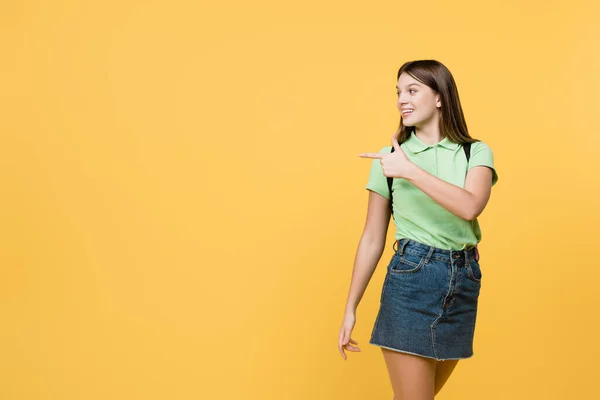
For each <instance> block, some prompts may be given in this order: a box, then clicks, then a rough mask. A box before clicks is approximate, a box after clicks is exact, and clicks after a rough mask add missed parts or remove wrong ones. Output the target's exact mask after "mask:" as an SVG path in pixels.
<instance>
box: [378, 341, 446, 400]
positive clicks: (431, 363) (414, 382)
mask: <svg viewBox="0 0 600 400" xmlns="http://www.w3.org/2000/svg"><path fill="white" fill-rule="evenodd" d="M381 350H382V352H383V357H384V359H385V363H386V365H387V369H388V373H389V375H390V381H391V383H392V389H393V390H394V399H395V400H433V396H434V389H435V387H434V381H435V367H436V361H435V360H434V359H430V358H425V357H420V356H415V355H412V354H406V353H400V352H398V351H392V350H388V349H385V348H382V349H381Z"/></svg>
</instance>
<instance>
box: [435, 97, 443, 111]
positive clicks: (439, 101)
mask: <svg viewBox="0 0 600 400" xmlns="http://www.w3.org/2000/svg"><path fill="white" fill-rule="evenodd" d="M435 106H436V107H437V108H442V99H440V96H438V97H437V98H436V99H435Z"/></svg>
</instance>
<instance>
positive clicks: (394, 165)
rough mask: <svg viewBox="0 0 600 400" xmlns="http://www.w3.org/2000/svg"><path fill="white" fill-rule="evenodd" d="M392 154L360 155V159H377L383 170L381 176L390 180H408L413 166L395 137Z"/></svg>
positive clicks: (393, 138)
mask: <svg viewBox="0 0 600 400" xmlns="http://www.w3.org/2000/svg"><path fill="white" fill-rule="evenodd" d="M392 146H394V152H393V153H361V154H359V157H362V158H378V159H379V160H380V163H381V167H382V169H383V174H384V175H385V176H387V177H391V178H408V176H409V175H410V174H411V172H412V170H413V168H414V167H415V164H414V163H413V162H412V161H410V159H409V158H408V157H407V156H406V154H405V153H404V150H402V148H401V147H400V143H398V139H396V135H395V134H394V135H393V136H392Z"/></svg>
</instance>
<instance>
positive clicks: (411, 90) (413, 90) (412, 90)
mask: <svg viewBox="0 0 600 400" xmlns="http://www.w3.org/2000/svg"><path fill="white" fill-rule="evenodd" d="M412 92H415V93H416V92H417V91H416V90H415V89H410V90H409V91H408V93H412Z"/></svg>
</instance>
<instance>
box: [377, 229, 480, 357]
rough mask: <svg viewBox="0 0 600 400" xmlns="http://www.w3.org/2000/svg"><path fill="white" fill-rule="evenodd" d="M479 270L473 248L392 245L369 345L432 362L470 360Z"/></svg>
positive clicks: (402, 242)
mask: <svg viewBox="0 0 600 400" xmlns="http://www.w3.org/2000/svg"><path fill="white" fill-rule="evenodd" d="M480 288H481V269H480V268H479V255H478V253H477V249H476V248H471V249H468V250H444V249H438V248H436V247H431V246H428V245H425V244H423V243H419V242H415V241H414V240H410V239H401V240H399V241H397V242H395V243H394V255H393V256H392V260H391V261H390V263H389V265H388V266H387V273H386V276H385V280H384V282H383V289H382V291H381V303H380V307H379V312H378V314H377V319H376V321H375V326H374V327H373V332H372V335H371V340H370V341H369V343H370V344H373V345H376V346H379V347H383V348H387V349H389V350H395V351H399V352H403V353H410V354H415V355H419V356H422V357H428V358H434V359H436V360H455V359H462V358H469V357H471V356H472V355H473V336H474V333H475V319H476V317H477V301H478V297H479V290H480Z"/></svg>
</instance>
